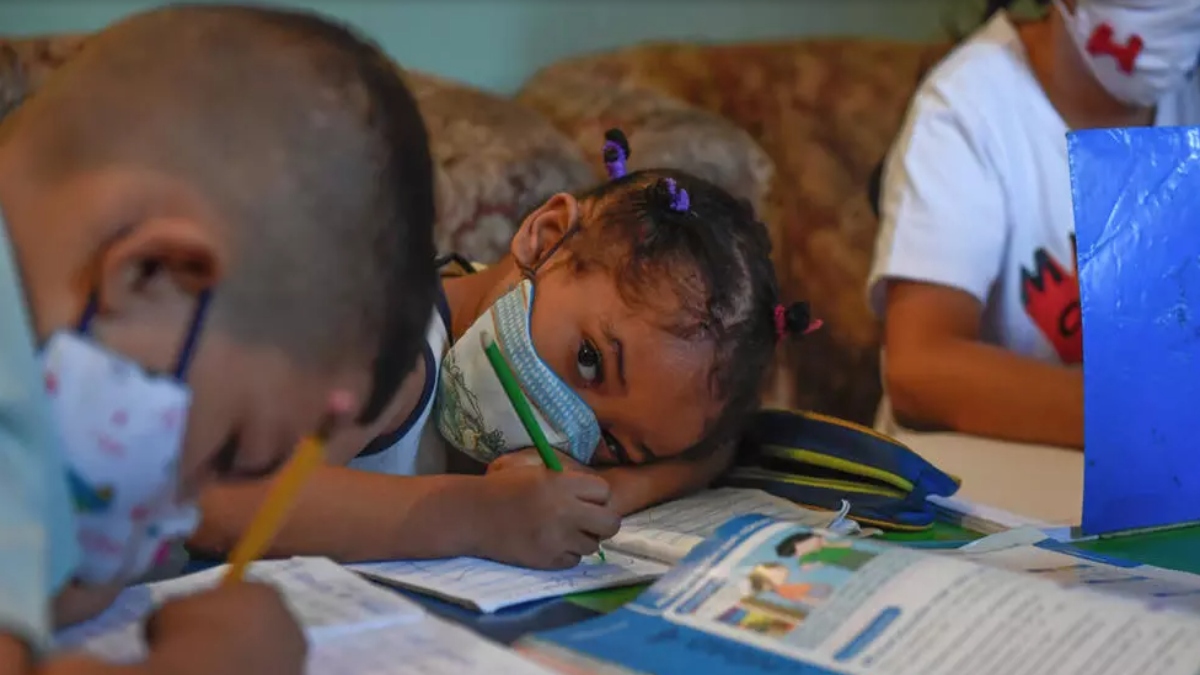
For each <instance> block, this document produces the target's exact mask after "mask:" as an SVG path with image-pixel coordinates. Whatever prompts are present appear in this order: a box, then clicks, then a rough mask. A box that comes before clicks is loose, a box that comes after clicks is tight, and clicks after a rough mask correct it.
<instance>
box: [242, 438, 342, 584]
mask: <svg viewBox="0 0 1200 675" xmlns="http://www.w3.org/2000/svg"><path fill="white" fill-rule="evenodd" d="M333 417H334V416H333V415H330V417H329V421H327V422H326V423H324V424H322V425H321V428H320V429H319V430H318V431H317V433H316V434H315V435H313V436H310V437H308V438H306V439H304V440H303V441H301V442H300V447H299V448H297V449H296V453H295V454H294V455H292V458H291V459H290V460H288V463H287V464H286V465H285V466H284V467H283V469H282V470H280V472H279V476H278V477H277V478H276V479H275V484H274V485H272V486H271V489H270V491H269V492H268V493H267V499H266V501H264V502H263V505H262V507H260V508H259V510H258V513H257V514H255V516H254V520H253V521H252V522H251V523H250V527H249V528H247V529H246V533H245V534H244V535H242V539H241V541H239V542H238V544H237V546H236V547H234V549H233V553H232V554H231V555H230V556H229V572H227V573H226V574H225V579H224V580H223V581H222V583H225V584H231V583H237V582H238V581H241V580H242V577H243V576H245V574H246V568H247V567H249V566H250V563H252V562H254V561H255V560H258V559H259V558H260V557H262V554H263V553H265V552H266V550H267V547H268V546H270V545H271V542H272V541H273V540H274V539H275V535H276V534H278V533H279V528H280V527H282V526H283V523H284V520H285V519H286V518H287V514H288V511H290V510H291V508H292V505H293V504H295V503H296V497H297V496H299V494H300V489H301V488H303V487H304V484H305V482H307V481H308V477H309V476H310V475H311V474H312V472H313V470H315V469H316V468H317V467H319V466H321V464H322V463H323V462H324V461H325V443H326V441H328V440H329V434H330V430H331V428H332V426H333V425H332V419H333Z"/></svg>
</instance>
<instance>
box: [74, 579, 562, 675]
mask: <svg viewBox="0 0 1200 675" xmlns="http://www.w3.org/2000/svg"><path fill="white" fill-rule="evenodd" d="M226 569H227V567H226V566H221V567H217V568H213V569H210V570H206V571H204V572H199V573H197V574H192V575H188V576H184V577H179V578H177V579H172V580H169V581H162V582H158V583H154V584H148V585H142V586H134V587H132V588H129V589H127V590H125V591H124V592H123V593H122V594H121V595H120V596H119V597H118V599H117V602H115V603H114V604H113V606H112V607H110V608H109V609H108V611H106V612H105V613H103V614H101V615H100V616H99V617H97V618H96V619H94V620H92V621H89V622H87V623H84V624H81V625H79V626H76V627H74V628H70V629H67V630H65V631H63V632H61V633H59V634H58V635H57V636H56V639H55V648H56V650H58V651H60V652H66V651H82V652H86V653H88V654H91V655H93V656H95V657H97V658H100V659H102V660H104V661H108V662H110V663H117V664H129V663H136V662H138V661H141V660H142V659H144V658H145V657H146V644H145V642H144V640H143V637H142V635H143V624H144V622H145V619H146V618H147V617H148V616H149V615H150V613H151V612H152V611H153V610H154V608H155V607H157V606H158V605H160V604H162V603H163V602H166V601H167V600H169V599H171V598H174V597H178V596H182V595H187V594H190V593H195V592H197V591H201V590H204V589H206V588H211V587H213V586H215V585H216V584H217V583H218V582H219V581H220V579H221V577H222V576H223V575H224V574H225V572H226ZM248 576H249V577H250V578H252V579H255V580H257V581H262V582H265V583H270V584H272V585H274V586H275V587H276V588H278V589H279V591H280V593H281V594H282V595H283V598H284V600H285V601H286V602H287V604H288V606H289V608H290V609H291V610H292V613H293V614H294V615H295V616H296V618H297V620H298V621H299V622H300V624H301V625H302V626H303V627H304V632H305V635H306V637H307V638H308V642H309V645H310V649H309V660H308V664H307V668H306V670H307V672H308V674H309V675H341V674H342V673H345V674H347V675H349V674H351V673H354V674H356V675H547V672H548V671H546V670H545V669H543V668H542V667H540V666H537V665H536V664H533V663H531V662H529V661H527V660H525V659H523V658H522V657H520V656H518V655H516V654H515V653H513V652H512V651H510V650H507V649H504V648H503V647H500V646H499V645H496V644H493V643H491V642H488V641H487V640H485V639H483V638H481V637H479V636H478V635H476V634H475V633H473V632H471V631H470V630H468V629H466V628H463V627H460V626H456V625H454V624H450V623H447V622H445V621H442V620H440V619H438V618H436V617H433V616H431V615H428V614H426V613H425V612H424V610H422V609H421V608H420V606H418V605H416V604H415V603H413V602H411V601H409V600H406V599H405V598H404V597H402V596H401V595H399V594H397V593H394V592H392V591H389V590H387V589H384V588H380V587H378V586H376V585H374V584H372V583H370V582H369V581H367V580H365V579H363V578H362V577H360V576H358V575H357V574H354V573H352V572H350V571H348V570H346V569H344V568H343V567H341V566H340V565H338V564H336V563H334V562H332V561H330V560H327V559H324V558H292V559H290V560H278V561H270V562H259V563H255V564H254V565H252V566H251V568H250V571H249V573H248Z"/></svg>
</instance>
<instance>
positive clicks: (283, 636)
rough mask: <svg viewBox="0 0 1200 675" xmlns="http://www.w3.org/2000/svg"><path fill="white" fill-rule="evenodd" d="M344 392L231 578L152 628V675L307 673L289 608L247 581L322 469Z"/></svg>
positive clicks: (176, 605)
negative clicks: (312, 476) (310, 479)
mask: <svg viewBox="0 0 1200 675" xmlns="http://www.w3.org/2000/svg"><path fill="white" fill-rule="evenodd" d="M351 402H352V399H351V397H349V396H348V395H346V394H345V393H344V392H339V393H337V394H335V395H334V396H332V397H331V398H330V404H329V408H328V410H327V411H326V414H325V416H324V419H322V421H321V423H320V426H319V428H318V429H317V431H316V433H314V434H313V435H312V436H310V437H308V438H306V439H304V440H303V441H301V443H300V445H299V446H298V447H297V449H296V452H295V453H294V454H293V455H292V457H291V459H290V460H288V463H287V464H286V465H284V467H283V468H282V469H281V470H280V471H279V475H278V476H276V478H275V483H274V485H273V486H272V488H271V491H270V492H269V493H268V495H267V498H266V501H265V502H264V503H263V505H262V507H261V508H260V509H259V512H258V515H257V516H255V518H254V521H253V522H252V523H251V524H250V527H249V528H247V530H246V532H245V534H244V535H243V536H242V540H241V541H240V542H238V545H237V547H236V548H235V549H234V551H233V554H232V555H231V556H230V565H229V571H228V572H227V573H226V575H225V577H224V579H223V581H222V583H221V584H220V585H219V586H218V587H217V588H214V589H212V590H210V591H206V592H203V593H197V594H196V595H192V596H188V597H184V598H179V599H176V600H172V601H170V602H168V603H166V604H165V605H163V607H162V608H161V609H159V611H158V612H156V613H155V615H154V616H153V617H151V619H150V621H149V623H148V624H147V626H146V641H147V644H148V645H149V647H150V657H149V661H148V662H147V664H148V665H149V666H150V667H149V668H148V670H149V671H150V672H160V671H161V672H164V673H179V674H184V675H185V674H187V673H197V674H200V673H231V674H239V673H246V674H247V675H251V674H254V675H257V674H258V673H280V674H289V675H290V674H292V673H294V674H295V675H300V674H301V673H303V672H304V663H305V657H306V653H307V643H306V641H305V639H304V633H303V631H302V630H301V629H300V626H299V625H298V624H297V623H296V620H295V618H294V617H293V616H292V614H291V612H290V611H289V610H288V607H287V604H286V603H285V602H284V600H283V598H282V597H280V595H279V593H278V592H277V591H276V590H275V589H274V588H273V587H271V586H268V585H265V584H260V583H255V582H251V581H246V580H245V574H246V570H247V568H248V567H249V565H250V564H251V563H253V562H254V561H255V560H257V559H258V558H259V557H260V556H262V555H263V553H265V552H266V550H267V548H268V547H269V546H270V544H271V541H272V540H273V539H274V538H275V535H276V533H278V531H279V529H280V528H281V527H282V526H283V524H284V522H285V521H286V519H287V514H288V511H289V510H290V509H291V506H292V504H293V503H294V502H295V501H296V498H297V496H298V495H299V493H300V490H301V489H302V488H303V487H304V483H305V482H306V480H307V479H308V476H309V475H310V474H311V473H312V472H313V470H315V469H316V468H317V467H319V466H320V465H321V464H323V463H324V460H325V443H326V441H328V439H329V436H330V435H331V434H332V433H333V431H334V430H335V429H336V428H337V427H338V426H339V424H340V423H341V422H342V421H343V420H344V419H345V417H346V415H347V414H348V413H349V411H350V408H351V407H352V405H351Z"/></svg>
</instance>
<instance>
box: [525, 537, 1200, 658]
mask: <svg viewBox="0 0 1200 675" xmlns="http://www.w3.org/2000/svg"><path fill="white" fill-rule="evenodd" d="M1055 546H1056V545H1055V544H1054V543H1052V542H1045V543H1041V542H1039V546H1038V547H1036V548H1035V549H1034V550H1033V551H1029V550H1027V549H1025V548H1024V547H1025V544H1021V545H1020V546H1018V547H1014V548H1012V549H1009V550H1004V549H1003V547H1000V548H999V549H994V550H991V551H987V550H983V551H976V552H975V553H968V552H961V553H959V552H947V553H926V552H921V551H914V550H910V549H905V548H901V547H897V546H892V545H889V544H886V543H884V542H880V541H876V540H869V539H861V538H857V539H851V538H844V537H839V536H837V535H833V534H830V533H826V532H822V531H820V530H813V529H811V528H806V527H803V526H799V525H796V524H793V523H784V522H780V521H776V520H773V519H771V518H766V517H763V516H743V517H739V518H736V519H734V520H732V521H730V522H728V523H726V524H724V525H722V526H721V528H720V529H719V530H718V532H717V534H716V535H714V536H713V537H711V538H709V539H706V540H705V541H704V542H703V543H702V544H701V545H700V546H698V547H696V548H695V549H693V550H692V552H691V553H689V554H688V556H687V557H686V558H685V559H684V561H683V562H682V563H681V564H680V565H678V566H677V567H675V568H674V569H672V570H671V571H670V572H668V573H667V574H666V575H665V576H664V577H663V578H662V579H660V580H659V581H658V582H656V583H655V584H654V585H653V586H651V587H650V588H649V589H648V590H647V591H645V592H644V593H642V594H641V596H639V597H638V598H637V599H636V600H634V601H633V602H632V603H631V604H630V605H627V606H626V607H624V608H622V609H619V610H617V611H615V612H613V613H611V614H607V615H604V616H601V617H598V618H596V619H592V620H589V621H585V622H583V623H580V624H576V625H574V626H570V627H566V628H561V629H557V630H553V631H547V632H545V633H540V634H536V635H534V636H530V637H528V638H525V639H524V640H522V641H521V642H520V643H519V644H518V649H519V651H522V652H523V653H525V654H526V655H528V656H529V657H530V658H533V659H535V660H538V661H540V662H542V663H544V664H546V665H548V666H550V667H552V668H555V669H559V670H560V671H561V672H570V673H615V672H640V673H655V674H656V675H694V674H695V673H704V674H705V675H733V674H735V673H736V674H738V675H744V674H746V673H785V672H786V673H811V674H813V675H851V674H852V675H951V674H954V675H957V674H958V673H980V674H981V675H982V674H994V673H995V674H998V673H1014V672H1021V673H1046V674H1050V673H1053V674H1054V675H1093V674H1094V673H1097V672H1106V673H1138V675H1194V674H1195V673H1196V672H1200V613H1196V610H1197V609H1200V607H1198V606H1197V605H1196V603H1195V601H1194V600H1193V599H1192V596H1191V595H1189V594H1190V593H1191V592H1193V591H1194V589H1196V588H1200V584H1198V583H1197V579H1198V578H1197V577H1192V576H1191V575H1179V576H1174V575H1167V576H1168V577H1170V578H1159V579H1156V580H1155V581H1154V582H1152V583H1151V582H1146V581H1143V580H1141V579H1139V577H1143V576H1148V574H1147V570H1145V569H1144V568H1139V567H1128V568H1122V565H1121V563H1118V562H1115V561H1108V562H1100V561H1096V560H1094V559H1092V558H1090V557H1089V556H1087V555H1085V554H1078V553H1072V552H1068V551H1066V550H1059V549H1055V548H1054V547H1055ZM1155 574H1157V572H1156V573H1155ZM1185 577H1186V578H1185ZM1139 587H1140V589H1139V590H1137V591H1133V590H1132V589H1135V588H1139Z"/></svg>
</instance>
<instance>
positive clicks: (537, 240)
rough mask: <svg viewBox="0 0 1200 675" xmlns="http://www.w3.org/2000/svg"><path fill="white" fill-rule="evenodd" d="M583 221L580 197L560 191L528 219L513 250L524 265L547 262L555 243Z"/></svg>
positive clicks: (515, 237)
mask: <svg viewBox="0 0 1200 675" xmlns="http://www.w3.org/2000/svg"><path fill="white" fill-rule="evenodd" d="M578 220H579V200H577V199H575V197H574V196H573V195H570V194H567V193H565V192H560V193H558V194H556V195H554V196H553V197H551V198H550V199H548V200H547V201H546V203H545V204H542V205H541V206H540V207H538V209H537V210H536V211H534V212H533V213H531V214H529V215H528V216H527V217H526V218H525V222H523V223H521V227H520V228H518V229H517V233H516V234H515V235H514V236H513V239H512V246H511V247H510V249H509V250H510V252H511V253H512V255H513V257H514V258H516V259H517V262H518V263H520V264H521V265H522V266H524V267H533V266H535V265H537V264H539V263H541V262H544V260H545V258H546V255H547V254H549V252H550V249H551V248H553V247H554V245H555V244H557V243H558V242H560V241H562V238H563V237H564V236H566V234H567V231H568V230H570V229H571V227H572V226H573V225H574V224H575V223H576V222H577V221H578Z"/></svg>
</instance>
